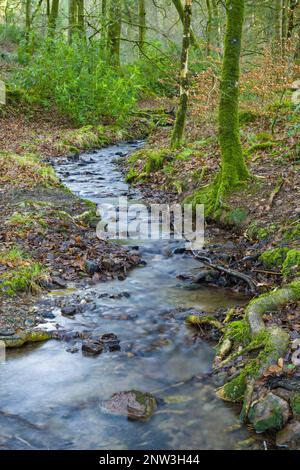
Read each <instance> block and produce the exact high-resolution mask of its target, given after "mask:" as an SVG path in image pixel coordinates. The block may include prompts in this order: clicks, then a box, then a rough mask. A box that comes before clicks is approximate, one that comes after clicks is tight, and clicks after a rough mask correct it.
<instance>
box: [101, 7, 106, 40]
mask: <svg viewBox="0 0 300 470" xmlns="http://www.w3.org/2000/svg"><path fill="white" fill-rule="evenodd" d="M101 15H102V18H101V38H102V40H103V41H106V39H107V0H102V4H101Z"/></svg>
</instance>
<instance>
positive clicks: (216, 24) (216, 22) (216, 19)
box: [211, 0, 221, 50]
mask: <svg viewBox="0 0 300 470" xmlns="http://www.w3.org/2000/svg"><path fill="white" fill-rule="evenodd" d="M211 5H212V14H213V37H214V38H215V42H216V46H217V49H218V50H220V48H221V44H220V41H221V31H220V14H219V4H218V3H217V0H212V1H211Z"/></svg>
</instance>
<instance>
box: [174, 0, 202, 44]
mask: <svg viewBox="0 0 300 470" xmlns="http://www.w3.org/2000/svg"><path fill="white" fill-rule="evenodd" d="M172 2H173V4H174V6H175V8H176V10H177V13H178V15H179V18H180V20H181V23H182V24H184V8H183V6H182V3H181V0H172ZM190 41H191V44H192V45H193V46H194V47H195V48H197V49H199V44H198V41H197V38H196V35H195V33H194V31H193V29H192V27H191V37H190Z"/></svg>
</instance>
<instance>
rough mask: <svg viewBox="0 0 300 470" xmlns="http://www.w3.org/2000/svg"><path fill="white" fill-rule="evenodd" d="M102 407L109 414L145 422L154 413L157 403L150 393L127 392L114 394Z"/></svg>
mask: <svg viewBox="0 0 300 470" xmlns="http://www.w3.org/2000/svg"><path fill="white" fill-rule="evenodd" d="M103 406H104V408H105V409H106V410H107V411H109V412H110V413H114V414H117V415H121V416H126V417H127V418H128V419H130V420H134V421H147V420H148V419H149V418H151V416H152V415H153V413H154V412H155V410H156V408H157V401H156V398H155V397H154V396H153V395H152V394H151V393H144V392H140V391H138V390H129V391H126V392H117V393H115V394H114V395H112V397H111V398H110V399H109V400H107V401H106V402H105V403H104V404H103Z"/></svg>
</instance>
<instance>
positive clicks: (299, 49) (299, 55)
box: [295, 2, 300, 65]
mask: <svg viewBox="0 0 300 470" xmlns="http://www.w3.org/2000/svg"><path fill="white" fill-rule="evenodd" d="M295 27H296V32H297V35H296V51H295V62H296V63H297V64H299V65H300V2H298V5H297V8H296V10H295Z"/></svg>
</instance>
